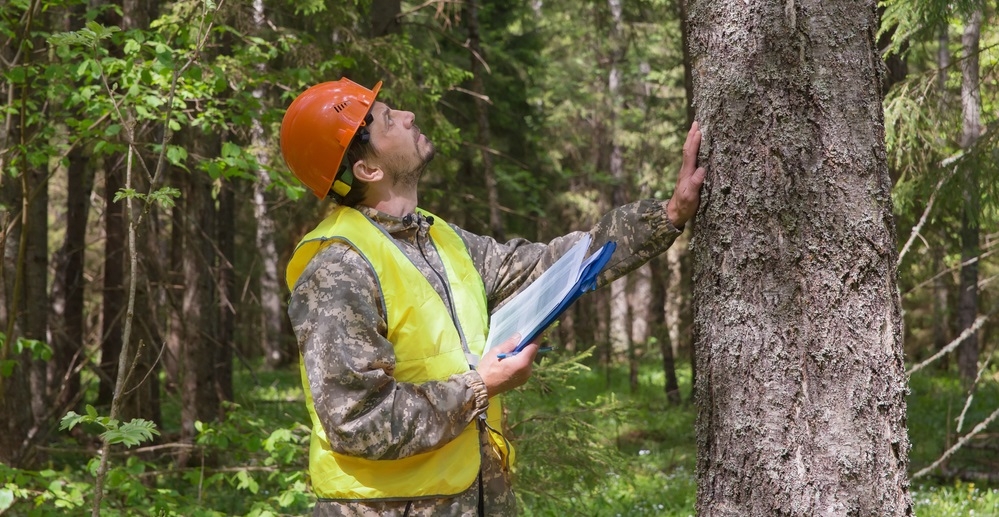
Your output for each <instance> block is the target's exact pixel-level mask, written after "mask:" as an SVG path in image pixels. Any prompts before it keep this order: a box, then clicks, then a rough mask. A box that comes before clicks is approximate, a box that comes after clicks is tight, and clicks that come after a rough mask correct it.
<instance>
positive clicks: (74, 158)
mask: <svg viewBox="0 0 999 517" xmlns="http://www.w3.org/2000/svg"><path fill="white" fill-rule="evenodd" d="M93 170H94V168H93V166H92V164H91V163H90V159H89V157H87V156H86V155H85V154H84V153H82V152H80V151H73V152H71V153H70V154H69V167H68V168H67V176H68V178H67V179H68V181H67V185H66V237H65V240H64V241H63V244H62V248H60V249H59V251H58V252H56V255H55V257H54V258H53V263H54V264H55V272H56V273H55V280H54V282H53V283H52V318H51V329H52V361H50V362H49V368H48V387H49V393H50V396H51V400H52V404H53V405H54V407H55V410H56V416H61V415H62V414H63V413H65V412H66V411H67V410H69V409H72V408H73V407H75V406H76V404H77V403H78V402H79V397H80V396H81V393H80V372H79V370H78V369H77V366H78V365H79V364H80V363H81V362H82V361H83V343H84V332H85V328H84V320H83V308H84V298H83V294H84V285H85V280H84V276H83V273H84V268H83V264H84V255H85V254H84V252H85V248H86V237H87V217H88V215H89V213H90V193H91V191H92V190H93V186H94V176H93Z"/></svg>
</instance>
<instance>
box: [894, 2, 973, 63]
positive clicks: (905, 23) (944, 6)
mask: <svg viewBox="0 0 999 517" xmlns="http://www.w3.org/2000/svg"><path fill="white" fill-rule="evenodd" d="M879 5H880V6H881V7H882V8H883V9H884V14H883V15H882V16H881V29H880V31H879V33H878V36H879V37H880V36H883V35H885V34H886V33H889V32H894V35H893V36H892V39H891V44H890V45H889V47H888V48H887V49H886V52H887V54H889V55H890V54H894V53H898V52H902V50H903V49H904V48H906V46H907V45H908V44H909V43H910V42H911V41H912V40H915V39H919V38H926V37H927V35H932V34H933V33H934V31H936V30H938V28H939V27H940V26H941V25H943V24H945V23H948V22H949V21H950V18H951V17H952V16H967V15H968V14H969V13H971V12H972V11H974V10H975V9H985V8H988V6H989V2H987V1H985V0H957V1H948V0H883V1H882V2H880V3H879Z"/></svg>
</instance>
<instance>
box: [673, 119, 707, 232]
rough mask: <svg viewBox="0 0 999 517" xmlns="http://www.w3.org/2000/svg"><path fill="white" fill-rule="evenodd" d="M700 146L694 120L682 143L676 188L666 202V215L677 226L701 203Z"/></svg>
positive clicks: (699, 137)
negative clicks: (698, 155) (681, 157)
mask: <svg viewBox="0 0 999 517" xmlns="http://www.w3.org/2000/svg"><path fill="white" fill-rule="evenodd" d="M700 147H701V130H700V127H699V126H698V124H697V121H694V123H693V124H691V125H690V131H688V132H687V141H686V142H684V143H683V165H681V166H680V173H679V174H678V175H677V178H676V188H675V189H673V197H671V198H670V200H669V202H667V204H666V215H668V216H669V221H670V222H671V223H673V226H676V227H677V228H681V227H683V225H685V224H687V221H689V220H690V219H691V218H692V217H694V215H695V214H696V213H697V207H698V205H700V203H701V185H703V184H704V175H705V174H706V173H707V171H705V169H704V167H698V166H697V151H698V149H700Z"/></svg>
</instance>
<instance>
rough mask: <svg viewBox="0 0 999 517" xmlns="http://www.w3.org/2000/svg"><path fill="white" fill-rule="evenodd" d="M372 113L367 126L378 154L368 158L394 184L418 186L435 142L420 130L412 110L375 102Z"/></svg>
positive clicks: (432, 152) (431, 156) (433, 150)
mask: <svg viewBox="0 0 999 517" xmlns="http://www.w3.org/2000/svg"><path fill="white" fill-rule="evenodd" d="M371 116H372V119H373V120H372V121H371V122H370V123H369V124H368V126H367V127H368V132H369V133H370V134H371V140H370V142H371V146H372V147H374V150H375V156H374V157H373V158H372V159H371V160H369V162H370V163H372V164H373V165H377V166H380V167H381V168H382V170H383V171H384V172H385V174H386V175H387V176H388V177H390V178H392V183H393V184H396V183H403V184H404V185H407V186H416V184H417V183H418V182H419V180H420V176H421V175H422V174H423V171H424V170H425V169H426V168H427V164H428V163H430V160H432V159H433V157H434V152H435V149H434V144H433V142H431V141H430V140H429V139H428V138H427V137H426V136H424V135H423V133H421V132H420V128H419V126H417V125H416V124H415V123H414V121H415V119H416V117H415V116H414V115H413V113H412V112H409V111H399V110H394V109H392V108H390V107H388V106H387V105H386V104H385V103H382V102H375V104H374V106H373V107H372V108H371Z"/></svg>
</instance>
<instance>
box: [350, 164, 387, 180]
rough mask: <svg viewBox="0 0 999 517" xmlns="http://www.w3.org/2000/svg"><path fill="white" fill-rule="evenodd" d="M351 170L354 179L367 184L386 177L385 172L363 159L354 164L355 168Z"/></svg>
mask: <svg viewBox="0 0 999 517" xmlns="http://www.w3.org/2000/svg"><path fill="white" fill-rule="evenodd" d="M351 170H352V171H353V172H354V178H356V179H359V180H361V181H363V182H365V183H374V182H376V181H378V180H380V179H382V178H383V177H385V172H384V171H382V169H381V167H379V166H377V165H374V164H370V165H369V164H368V162H367V161H365V160H363V159H361V160H357V161H356V162H354V167H353V168H352V169H351Z"/></svg>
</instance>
